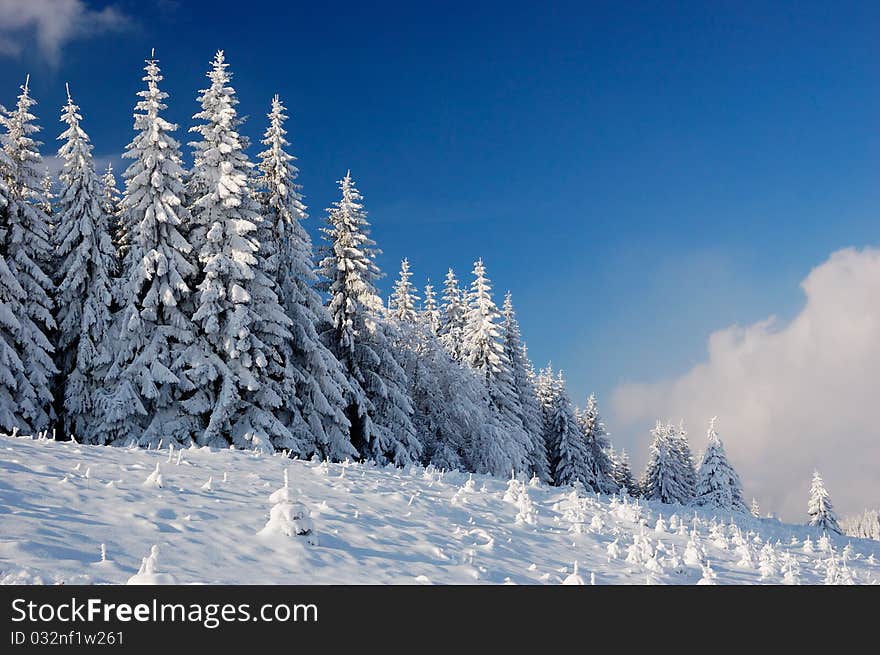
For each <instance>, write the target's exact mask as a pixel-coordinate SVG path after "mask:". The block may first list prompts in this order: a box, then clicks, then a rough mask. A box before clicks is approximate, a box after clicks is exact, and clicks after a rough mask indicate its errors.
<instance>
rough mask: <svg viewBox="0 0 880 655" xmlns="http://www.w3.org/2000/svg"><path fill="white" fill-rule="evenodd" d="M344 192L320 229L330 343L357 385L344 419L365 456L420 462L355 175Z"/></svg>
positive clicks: (343, 182)
mask: <svg viewBox="0 0 880 655" xmlns="http://www.w3.org/2000/svg"><path fill="white" fill-rule="evenodd" d="M339 188H340V190H341V192H342V198H341V199H340V200H339V201H337V202H335V203H334V204H333V206H332V207H331V208H330V209H328V212H327V213H328V216H327V223H328V226H327V227H325V228H322V232H323V233H324V238H325V240H326V242H327V245H326V246H325V247H324V248H322V250H321V253H322V259H321V262H320V264H319V273H320V277H321V285H320V288H321V290H323V291H325V292H326V293H327V294H328V305H327V309H328V312H329V314H330V324H329V327H328V328H327V329H326V330H325V332H324V338H325V340H326V343H327V344H328V346H329V348H330V350H331V352H332V353H333V354H334V355H335V356H336V358H337V359H338V360H339V361H340V362H341V363H342V366H343V368H344V369H345V371H346V375H347V376H348V381H349V385H350V386H351V392H350V394H349V397H348V398H347V401H348V404H347V408H346V416H347V418H348V420H349V422H350V423H351V442H352V445H353V446H354V447H355V448H356V449H357V451H358V453H359V454H360V455H361V457H364V458H372V459H375V460H376V461H378V462H393V463H395V464H398V465H406V464H409V463H411V462H413V461H417V460H418V458H419V455H420V450H421V445H420V444H419V442H418V440H417V439H416V434H415V429H414V427H413V424H412V418H411V417H412V411H413V410H412V405H411V402H410V399H409V397H408V394H407V380H406V373H405V372H404V370H403V368H401V366H400V364H399V362H398V361H397V359H396V358H395V356H394V353H393V351H392V339H393V337H394V334H393V333H392V331H391V329H390V328H389V326H388V325H387V324H386V323H385V322H384V321H383V320H382V317H381V314H382V312H383V311H384V308H383V306H382V300H381V299H380V298H379V295H378V292H377V291H376V286H375V280H376V279H377V278H378V277H379V275H380V272H379V268H378V266H376V262H375V257H376V254H377V251H376V249H375V242H374V241H373V240H372V239H370V236H369V223H368V222H367V217H366V212H365V211H364V208H363V204H362V203H361V200H362V199H363V198H362V196H361V194H360V192H358V190H357V188H356V187H355V185H354V181H353V180H352V178H351V173H350V172H349V173H346V175H345V178H343V179H342V180H340V182H339Z"/></svg>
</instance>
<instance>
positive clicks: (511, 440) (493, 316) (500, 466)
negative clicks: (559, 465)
mask: <svg viewBox="0 0 880 655" xmlns="http://www.w3.org/2000/svg"><path fill="white" fill-rule="evenodd" d="M473 274H474V281H473V283H472V284H471V291H470V293H469V294H468V310H467V314H466V317H465V324H464V334H463V335H462V341H463V353H464V356H465V361H466V362H467V363H468V365H469V366H470V367H471V368H472V369H473V370H474V371H476V372H477V373H478V375H479V376H480V377H481V378H482V379H483V381H484V384H485V385H486V389H487V391H488V393H489V398H490V400H491V401H492V404H493V405H494V406H495V408H496V409H497V410H498V414H499V418H500V420H501V423H502V425H503V428H504V433H505V434H506V438H505V442H504V444H503V445H501V446H500V448H501V450H502V451H503V453H504V457H503V458H501V459H497V458H493V457H490V456H489V452H490V451H489V450H487V451H486V453H485V454H486V458H485V460H484V462H483V465H482V467H481V469H482V470H485V471H488V472H492V473H494V474H495V475H503V474H504V472H505V471H511V470H512V471H515V472H521V471H522V472H525V471H528V470H529V468H530V464H529V451H530V449H531V438H530V436H529V435H528V434H527V433H526V430H525V427H524V426H523V422H522V419H521V418H520V416H521V415H522V413H523V410H522V407H521V406H520V402H519V398H518V396H517V391H516V388H515V387H514V380H513V372H512V370H511V366H510V361H509V360H508V359H507V355H506V354H505V352H504V342H503V338H502V327H503V326H502V325H501V320H502V317H501V313H500V312H499V311H498V307H497V306H496V305H495V301H494V300H493V299H492V287H491V284H490V282H489V278H488V277H487V276H486V268H485V266H484V265H483V260H482V259H480V260H477V261H476V262H474V270H473Z"/></svg>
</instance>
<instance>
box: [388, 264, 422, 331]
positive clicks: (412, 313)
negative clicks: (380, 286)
mask: <svg viewBox="0 0 880 655" xmlns="http://www.w3.org/2000/svg"><path fill="white" fill-rule="evenodd" d="M411 277H412V272H411V271H410V270H409V260H408V259H406V258H405V257H404V259H403V261H402V262H400V273H399V275H398V277H397V281H395V283H394V292H393V293H392V294H391V298H390V299H389V302H388V310H389V313H390V314H391V316H392V317H394V318H395V319H396V320H398V321H406V322H409V323H413V322H415V320H416V317H417V312H416V303H417V302H418V301H419V297H418V296H417V295H416V287H415V285H414V284H413V283H412V282H410V280H409V279H410V278H411Z"/></svg>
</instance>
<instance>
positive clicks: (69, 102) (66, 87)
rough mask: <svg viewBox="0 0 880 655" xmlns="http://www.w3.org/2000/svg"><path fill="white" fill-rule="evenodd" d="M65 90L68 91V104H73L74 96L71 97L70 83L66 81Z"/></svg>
mask: <svg viewBox="0 0 880 655" xmlns="http://www.w3.org/2000/svg"><path fill="white" fill-rule="evenodd" d="M64 90H65V91H67V104H73V98H71V97H70V84H69V83H68V82H65V83H64Z"/></svg>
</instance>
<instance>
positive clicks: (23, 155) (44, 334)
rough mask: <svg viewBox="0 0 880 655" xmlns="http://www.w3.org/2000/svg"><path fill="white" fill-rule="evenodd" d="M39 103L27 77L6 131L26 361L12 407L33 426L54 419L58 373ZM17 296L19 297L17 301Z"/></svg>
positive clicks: (7, 238) (14, 274)
mask: <svg viewBox="0 0 880 655" xmlns="http://www.w3.org/2000/svg"><path fill="white" fill-rule="evenodd" d="M35 104H36V101H35V100H34V99H33V98H32V97H31V95H30V90H29V88H28V80H25V83H24V84H23V85H22V87H21V93H20V94H19V96H18V101H17V103H16V106H15V109H13V110H11V111H10V112H9V113H8V114H7V115H6V116H5V117H3V123H4V127H5V128H6V132H5V134H3V136H2V141H3V150H4V159H5V166H4V167H3V170H4V176H5V180H4V181H5V185H6V189H7V191H6V209H5V221H4V226H3V227H4V234H3V245H2V251H3V256H4V257H5V259H6V266H7V268H8V270H9V276H10V279H9V280H8V283H7V292H8V297H9V302H10V303H11V304H10V305H9V306H8V309H9V310H10V311H11V312H13V315H14V317H15V319H16V321H17V322H18V325H19V327H18V328H17V329H16V332H17V334H16V335H15V337H14V339H15V341H16V342H17V346H16V352H17V355H18V359H19V360H20V362H21V368H20V369H18V368H16V367H13V369H14V370H15V372H14V373H12V372H11V371H10V372H11V374H12V376H13V377H14V378H15V392H14V404H15V405H16V408H15V409H14V410H11V411H13V412H14V414H15V415H16V416H17V417H19V418H20V419H21V420H20V422H19V423H18V425H17V426H14V427H18V428H20V429H21V430H23V431H24V430H26V431H30V432H34V431H42V430H48V429H49V428H50V426H51V425H52V423H53V421H54V411H53V408H52V405H53V400H54V396H53V393H52V385H53V377H54V375H55V374H56V373H57V369H56V367H55V364H54V362H53V360H52V354H53V352H54V348H53V346H52V342H51V336H52V332H53V331H54V329H55V320H54V318H53V315H52V310H53V303H52V296H53V294H54V285H53V284H52V280H51V279H50V277H49V275H48V271H49V270H50V265H51V245H50V242H49V240H50V238H51V230H50V225H49V218H48V217H47V216H46V213H45V211H44V210H43V207H44V206H45V199H44V198H43V186H42V185H43V183H42V176H41V175H40V174H39V172H38V169H39V166H40V163H41V161H42V158H41V156H40V153H39V150H38V148H39V146H40V145H41V144H40V142H39V141H37V140H36V139H35V138H34V135H35V134H36V133H37V132H39V131H40V128H39V126H37V125H36V123H35V121H36V117H35V116H34V115H33V114H32V113H31V108H32V107H33V106H34V105H35ZM13 279H14V281H15V282H14V283H13V281H12V280H13ZM19 289H20V291H21V292H22V294H23V295H20V294H19ZM16 296H18V297H19V300H20V302H15V300H14V298H15V297H16ZM10 325H11V324H10ZM10 361H11V360H10ZM11 427H13V426H10V428H11Z"/></svg>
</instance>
